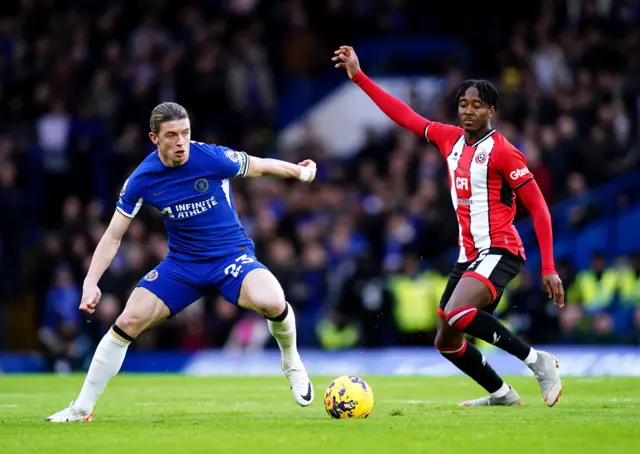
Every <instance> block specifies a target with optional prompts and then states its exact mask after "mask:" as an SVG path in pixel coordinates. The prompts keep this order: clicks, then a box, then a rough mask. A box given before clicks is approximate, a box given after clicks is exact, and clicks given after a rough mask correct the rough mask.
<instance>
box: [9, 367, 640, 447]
mask: <svg viewBox="0 0 640 454" xmlns="http://www.w3.org/2000/svg"><path fill="white" fill-rule="evenodd" d="M364 378H365V379H367V381H368V382H369V383H370V384H371V386H372V388H373V390H374V393H375V399H376V402H375V406H374V410H373V413H372V414H371V416H370V417H369V418H368V419H365V420H331V419H329V418H328V416H327V415H326V413H325V411H324V408H323V403H322V395H323V391H324V387H325V386H326V385H327V384H328V383H329V382H330V381H331V380H330V378H329V377H315V379H314V383H315V385H316V388H315V390H316V401H315V402H314V404H313V405H312V406H311V407H309V408H300V407H298V406H297V405H296V404H295V403H294V402H293V400H292V398H291V395H290V394H289V390H288V386H287V382H286V379H284V377H282V378H280V377H269V378H260V377H252V378H200V377H184V376H176V375H172V376H170V375H120V376H118V377H117V378H116V379H115V380H113V381H112V382H111V383H110V384H109V386H108V388H107V390H106V391H105V393H104V394H103V396H102V398H101V400H100V402H99V403H98V405H97V407H96V410H95V415H94V421H93V422H92V423H90V424H47V423H44V422H43V418H44V417H45V416H48V415H49V414H51V413H53V412H55V411H58V410H60V409H62V408H63V407H65V406H66V405H67V404H68V403H69V401H70V400H72V399H74V398H75V397H76V395H77V392H78V390H79V387H80V385H81V384H82V380H83V376H80V375H75V376H65V377H61V376H44V375H41V376H33V375H32V376H0V453H2V454H13V453H21V454H23V453H39V452H43V453H44V452H46V453H67V452H68V453H87V454H100V453H118V454H146V453H151V454H163V453H170V452H171V453H173V452H175V453H180V452H185V453H278V454H282V453H286V452H287V451H291V452H292V453H300V454H312V453H325V454H326V453H336V452H339V453H348V452H361V453H366V454H372V453H395V452H397V453H406V452H416V453H418V452H419V453H437V454H448V453H456V454H461V453H473V454H476V453H485V452H486V453H491V454H501V453H509V454H510V453H514V454H515V453H517V452H518V451H519V452H522V453H535V454H542V453H563V454H564V453H581V454H583V453H605V452H611V453H616V454H620V453H632V452H633V453H636V452H640V448H638V446H637V445H638V443H640V379H636V378H583V379H580V378H568V379H566V380H565V391H564V394H563V397H562V398H561V400H560V402H559V403H558V405H557V406H556V407H554V408H547V407H546V406H545V405H544V403H543V402H542V399H541V397H540V395H539V390H538V388H537V383H536V382H535V380H534V379H533V378H513V379H510V380H509V382H510V383H511V384H512V385H513V386H514V387H516V388H517V390H518V391H519V392H520V395H521V397H522V401H523V407H522V408H458V407H457V406H456V404H457V403H458V402H459V401H460V400H463V399H467V398H474V397H479V396H481V395H482V394H483V392H482V390H481V389H480V388H479V387H478V386H477V385H476V384H474V383H472V382H471V381H470V380H468V379H466V378H465V377H459V378H427V377H364Z"/></svg>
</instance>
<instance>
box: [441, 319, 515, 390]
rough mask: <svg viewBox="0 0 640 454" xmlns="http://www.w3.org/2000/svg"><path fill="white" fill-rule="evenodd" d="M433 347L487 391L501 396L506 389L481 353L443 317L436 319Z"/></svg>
mask: <svg viewBox="0 0 640 454" xmlns="http://www.w3.org/2000/svg"><path fill="white" fill-rule="evenodd" d="M435 347H436V349H437V350H438V351H439V352H440V354H442V356H444V357H445V358H446V359H448V360H449V361H450V362H451V363H452V364H453V365H454V366H456V367H457V368H458V369H460V370H461V371H462V372H464V373H465V374H467V375H468V376H469V377H471V378H472V379H473V380H475V381H476V382H477V383H478V384H479V385H480V386H482V387H483V388H484V389H486V390H487V392H488V393H490V394H492V395H496V396H498V397H501V396H503V395H504V394H506V392H507V391H508V389H509V387H508V385H506V384H505V383H504V381H503V380H502V378H500V376H499V375H498V374H497V373H496V371H495V370H494V369H493V368H492V367H491V366H490V365H489V363H487V361H486V360H485V358H484V356H483V355H482V353H480V351H479V350H478V349H477V348H476V347H475V346H474V345H473V344H470V343H468V342H467V340H466V339H465V338H464V334H462V333H461V332H459V331H456V330H454V329H452V328H451V327H450V326H448V325H447V324H446V323H445V322H444V320H443V319H439V320H438V331H437V334H436V341H435Z"/></svg>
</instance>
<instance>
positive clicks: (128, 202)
mask: <svg viewBox="0 0 640 454" xmlns="http://www.w3.org/2000/svg"><path fill="white" fill-rule="evenodd" d="M248 168H249V157H248V156H247V154H246V153H244V152H240V151H234V150H231V149H229V148H226V147H221V146H218V145H208V144H203V143H200V142H193V141H192V142H191V146H190V154H189V159H188V160H187V162H185V163H184V164H182V165H180V166H177V167H167V166H165V165H164V164H163V163H162V162H161V161H160V157H159V156H158V151H157V150H156V151H155V152H153V153H151V154H149V155H148V156H147V157H146V158H145V160H144V161H142V163H141V164H140V165H139V166H138V167H137V168H136V169H135V170H134V171H133V173H132V174H131V176H130V177H129V178H128V179H127V181H125V183H124V185H123V187H122V190H121V191H120V198H119V199H118V203H117V209H118V211H120V213H122V214H124V215H125V216H127V217H130V218H133V217H135V216H136V214H137V213H138V211H139V210H140V207H141V206H142V204H143V203H147V204H149V205H151V206H153V207H155V208H157V209H158V210H160V212H161V213H162V214H163V215H164V222H165V226H166V229H167V238H168V242H169V254H168V255H167V257H168V258H173V259H175V260H180V261H187V262H200V261H207V260H212V259H215V258H218V257H223V256H227V255H229V254H233V253H235V252H238V251H242V250H244V249H246V248H247V247H249V248H253V242H252V241H251V240H250V239H249V237H247V235H246V233H245V230H244V228H243V227H242V224H240V220H239V219H238V215H237V214H236V209H235V205H234V203H233V196H232V194H231V183H230V181H229V180H230V179H231V178H234V177H244V176H246V174H247V171H248Z"/></svg>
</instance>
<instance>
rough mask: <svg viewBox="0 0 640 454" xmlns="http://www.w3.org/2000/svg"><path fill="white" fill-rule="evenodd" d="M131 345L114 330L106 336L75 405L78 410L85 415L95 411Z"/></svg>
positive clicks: (101, 342) (95, 355)
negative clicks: (94, 408) (99, 399)
mask: <svg viewBox="0 0 640 454" xmlns="http://www.w3.org/2000/svg"><path fill="white" fill-rule="evenodd" d="M129 343H130V342H128V341H126V340H124V339H122V338H121V337H120V336H118V335H117V334H116V333H114V332H113V329H110V330H109V332H108V333H107V334H105V335H104V337H103V338H102V340H101V341H100V343H99V344H98V348H96V352H95V353H94V354H93V359H92V360H91V365H90V366H89V372H87V378H86V379H85V380H84V384H83V385H82V390H80V395H79V396H78V398H77V399H76V401H75V403H74V404H73V406H74V407H75V408H76V410H79V411H82V412H85V413H91V412H92V411H93V407H94V406H95V404H96V402H97V401H98V398H99V397H100V395H101V394H102V391H104V388H105V387H106V386H107V383H108V382H109V380H111V377H113V376H114V375H116V374H117V373H118V371H119V370H120V367H122V363H123V362H124V357H125V355H126V354H127V348H128V347H129Z"/></svg>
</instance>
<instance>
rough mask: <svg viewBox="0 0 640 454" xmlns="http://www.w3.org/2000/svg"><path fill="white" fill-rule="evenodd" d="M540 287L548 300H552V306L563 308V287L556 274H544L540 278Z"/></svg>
mask: <svg viewBox="0 0 640 454" xmlns="http://www.w3.org/2000/svg"><path fill="white" fill-rule="evenodd" d="M542 285H543V286H544V290H545V291H546V292H547V296H548V297H549V298H553V304H555V305H556V306H558V307H564V287H563V285H562V281H561V280H560V277H559V276H558V275H557V274H545V275H544V276H542Z"/></svg>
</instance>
